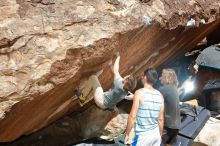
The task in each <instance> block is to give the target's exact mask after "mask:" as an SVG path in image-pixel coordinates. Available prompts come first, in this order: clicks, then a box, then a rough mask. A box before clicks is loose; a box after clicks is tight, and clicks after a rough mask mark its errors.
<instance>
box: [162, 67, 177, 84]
mask: <svg viewBox="0 0 220 146" xmlns="http://www.w3.org/2000/svg"><path fill="white" fill-rule="evenodd" d="M162 77H163V78H164V84H170V85H174V86H176V87H178V84H179V82H178V80H177V76H176V73H175V71H174V70H173V69H170V68H167V69H163V72H162Z"/></svg>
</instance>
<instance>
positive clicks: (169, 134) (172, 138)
mask: <svg viewBox="0 0 220 146" xmlns="http://www.w3.org/2000/svg"><path fill="white" fill-rule="evenodd" d="M178 132H179V129H171V128H168V127H164V129H163V136H162V143H163V144H170V145H174V144H175V143H176V138H177V134H178Z"/></svg>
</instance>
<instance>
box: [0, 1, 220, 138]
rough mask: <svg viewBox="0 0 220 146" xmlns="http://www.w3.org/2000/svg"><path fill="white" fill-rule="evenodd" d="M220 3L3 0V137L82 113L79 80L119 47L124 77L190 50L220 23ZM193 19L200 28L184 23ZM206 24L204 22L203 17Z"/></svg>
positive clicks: (107, 79)
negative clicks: (77, 92) (77, 97)
mask: <svg viewBox="0 0 220 146" xmlns="http://www.w3.org/2000/svg"><path fill="white" fill-rule="evenodd" d="M219 8H220V2H219V1H218V0H207V1H205V2H199V1H194V0H186V1H180V2H173V1H171V0H155V1H149V2H144V1H139V0H129V1H128V0H82V1H76V0H56V1H55V0H16V1H12V0H5V1H2V2H1V3H0V21H1V23H0V29H1V31H0V81H1V86H0V119H1V120H0V131H1V132H0V142H8V141H12V140H15V139H16V138H18V137H20V136H21V135H27V134H30V133H32V132H34V131H37V130H39V129H40V128H42V127H45V126H46V125H48V124H50V123H51V122H53V121H55V120H56V119H58V118H60V117H62V116H63V115H65V114H66V113H68V112H71V111H76V110H79V108H80V107H79V106H78V103H77V101H76V100H75V98H74V97H73V90H74V88H75V87H76V86H77V85H78V84H79V83H80V81H81V80H83V79H85V78H87V77H88V76H90V75H91V74H93V73H94V72H97V71H99V70H101V69H104V72H103V73H102V75H101V76H100V81H101V84H102V85H103V87H104V88H105V89H108V88H109V87H110V84H111V81H112V77H111V75H109V74H110V73H109V72H110V69H109V68H108V67H107V65H106V62H107V61H109V60H110V59H111V58H112V55H113V53H114V52H115V51H116V50H118V51H119V52H120V54H121V58H122V59H121V69H120V72H121V73H122V75H126V74H130V73H133V74H135V75H138V74H139V73H141V72H142V71H143V70H144V69H145V68H146V67H149V66H152V67H157V66H158V65H160V64H162V63H165V62H166V61H169V60H171V59H173V58H175V57H178V56H179V55H181V54H183V53H184V52H186V51H188V50H190V49H191V48H192V47H193V46H195V45H196V44H197V43H198V42H200V41H201V40H202V39H203V38H204V37H205V36H207V35H208V34H209V33H210V32H212V31H213V30H214V29H215V28H216V27H218V26H219V25H220V21H219V20H218V19H219ZM191 18H193V19H194V20H196V21H195V25H196V26H199V27H198V28H194V27H193V28H185V27H184V26H185V25H186V24H187V22H188V21H189V20H190V19H191ZM200 21H201V22H206V23H207V24H205V25H201V24H199V22H200Z"/></svg>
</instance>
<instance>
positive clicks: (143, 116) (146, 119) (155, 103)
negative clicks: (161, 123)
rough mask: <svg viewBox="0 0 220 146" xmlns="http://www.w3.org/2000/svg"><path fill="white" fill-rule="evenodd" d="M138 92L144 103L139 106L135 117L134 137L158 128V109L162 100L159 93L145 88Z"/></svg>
mask: <svg viewBox="0 0 220 146" xmlns="http://www.w3.org/2000/svg"><path fill="white" fill-rule="evenodd" d="M140 91H141V92H142V94H143V95H144V101H143V102H142V103H141V104H140V105H139V108H138V112H137V116H136V121H135V133H136V135H139V134H141V133H143V132H147V131H150V130H153V129H155V128H156V127H158V118H159V114H160V109H161V107H162V105H163V99H162V96H161V94H160V92H159V91H157V90H153V91H152V90H149V89H146V88H142V89H140Z"/></svg>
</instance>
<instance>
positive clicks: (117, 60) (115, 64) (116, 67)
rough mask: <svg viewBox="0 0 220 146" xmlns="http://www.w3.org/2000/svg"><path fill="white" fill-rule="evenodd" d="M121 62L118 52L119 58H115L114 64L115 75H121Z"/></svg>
mask: <svg viewBox="0 0 220 146" xmlns="http://www.w3.org/2000/svg"><path fill="white" fill-rule="evenodd" d="M119 63H120V56H119V54H117V58H116V60H115V63H114V66H113V73H114V77H117V76H119V75H120V74H119Z"/></svg>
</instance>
